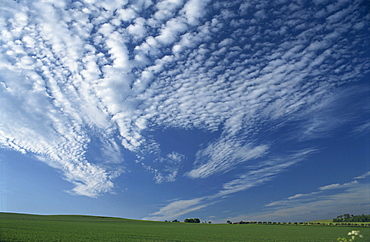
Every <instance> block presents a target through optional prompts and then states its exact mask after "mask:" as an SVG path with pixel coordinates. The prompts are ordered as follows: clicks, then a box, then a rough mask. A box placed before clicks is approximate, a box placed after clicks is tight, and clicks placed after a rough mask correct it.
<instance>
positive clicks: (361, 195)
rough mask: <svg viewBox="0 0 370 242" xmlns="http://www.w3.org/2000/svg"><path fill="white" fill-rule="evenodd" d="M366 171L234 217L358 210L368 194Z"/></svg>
mask: <svg viewBox="0 0 370 242" xmlns="http://www.w3.org/2000/svg"><path fill="white" fill-rule="evenodd" d="M368 173H369V172H367V173H365V174H364V175H362V176H358V177H355V178H354V180H352V181H350V182H347V183H343V184H340V183H335V184H330V185H326V186H323V187H319V188H318V190H317V191H313V192H310V193H304V194H296V195H293V196H290V197H288V198H286V199H283V200H279V201H275V202H271V203H269V204H267V205H266V207H267V209H266V212H265V213H262V214H259V215H255V214H249V215H243V216H240V217H237V218H234V219H239V220H240V219H242V217H244V220H245V218H247V217H248V219H249V220H260V221H262V220H269V221H272V220H275V221H303V222H304V221H309V220H314V219H315V218H318V217H321V218H322V219H328V218H334V217H336V216H337V215H339V214H341V213H343V211H346V212H348V213H353V214H356V213H357V214H359V213H363V212H364V211H368V210H369V206H368V204H369V201H370V197H369V194H368V192H367V191H368V186H369V183H368V181H366V180H364V179H365V178H366V177H367V176H368V175H367V174H368Z"/></svg>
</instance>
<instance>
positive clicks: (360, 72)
mask: <svg viewBox="0 0 370 242" xmlns="http://www.w3.org/2000/svg"><path fill="white" fill-rule="evenodd" d="M361 4H362V3H361V1H353V2H349V1H339V2H336V3H331V4H326V3H320V4H318V5H317V6H316V5H313V6H312V7H311V8H306V6H304V5H303V4H302V3H300V2H298V1H297V2H292V3H283V2H274V3H273V4H271V3H268V2H267V1H250V2H248V3H245V2H243V1H235V2H230V3H226V2H224V1H193V0H191V1H181V0H178V1H176V0H168V1H158V2H151V1H132V2H131V1H124V2H122V1H110V2H102V1H79V2H67V1H53V0H48V1H33V2H32V1H8V2H6V3H4V4H3V5H2V6H1V17H0V18H1V21H0V31H1V39H0V42H1V47H0V52H1V55H2V57H1V59H0V92H1V95H0V101H1V103H2V105H1V107H0V112H1V113H2V119H1V122H0V143H1V144H2V146H3V147H7V148H10V149H14V150H17V151H20V152H23V153H33V154H37V155H38V156H39V157H44V159H43V160H44V161H45V162H47V163H48V164H49V165H51V166H53V167H55V168H57V169H60V170H62V172H63V174H64V177H65V178H66V179H67V180H68V181H71V182H72V183H74V184H75V185H76V188H75V189H74V190H73V191H74V192H75V193H76V194H80V195H87V196H97V195H98V194H101V193H104V192H108V191H111V190H112V189H113V187H114V185H113V182H112V179H113V177H116V176H118V175H119V173H120V172H122V171H123V166H120V167H117V165H114V166H113V165H112V166H107V165H106V164H105V163H104V162H95V163H94V162H91V161H90V160H88V159H87V158H86V153H87V152H88V149H87V147H88V145H89V144H90V143H91V140H92V139H94V138H96V137H98V139H101V140H109V142H106V143H105V142H104V141H102V143H104V144H105V146H103V147H106V148H103V150H106V152H102V154H103V157H102V160H107V159H110V160H114V162H113V163H119V162H120V160H121V161H122V160H123V159H119V158H117V157H119V156H122V153H121V151H120V148H121V147H123V148H124V149H126V150H129V151H131V152H134V153H137V154H140V155H142V153H141V150H144V149H147V148H148V147H149V146H151V145H153V142H152V140H151V139H150V138H149V137H146V136H145V132H144V131H146V130H148V129H152V130H156V129H157V130H158V129H162V128H169V127H175V128H181V129H194V128H197V129H203V130H207V131H209V132H215V131H220V133H221V134H220V137H218V139H217V140H215V141H211V142H209V143H208V146H207V147H206V148H204V149H201V150H199V151H198V152H197V157H196V160H195V163H194V165H193V168H192V169H191V170H190V171H187V172H186V174H187V176H188V177H192V178H206V177H209V176H211V175H213V174H223V173H225V172H226V171H230V170H232V169H235V168H236V167H238V166H239V165H241V164H243V163H244V162H246V161H252V160H253V159H257V158H261V157H264V156H266V155H267V154H268V152H269V150H270V148H271V147H270V144H265V142H263V141H256V140H258V135H259V134H260V132H261V130H262V129H263V127H264V125H266V124H269V125H272V126H279V125H284V124H285V123H286V122H290V121H295V122H301V121H302V115H306V114H307V111H306V110H311V111H312V113H311V114H313V115H312V116H311V117H313V119H311V120H310V121H309V122H308V123H309V125H308V126H309V127H308V126H307V127H308V128H307V129H306V130H305V131H302V136H305V137H312V134H314V136H315V137H316V134H317V133H323V132H326V131H327V130H330V129H331V128H332V123H328V122H326V123H325V125H323V120H324V119H323V118H322V117H324V116H325V115H324V116H321V115H320V114H319V113H320V112H321V111H322V110H326V109H325V107H327V106H328V105H330V103H331V102H333V99H332V96H333V95H334V94H333V93H335V90H337V88H338V87H340V86H342V85H345V84H347V83H350V82H354V81H356V80H358V79H359V77H362V76H364V75H365V74H366V73H368V72H369V64H368V63H369V62H368V61H367V60H368V57H367V56H366V55H365V52H364V51H363V49H365V48H366V47H367V45H366V40H367V37H366V31H365V30H366V28H367V27H366V24H367V22H366V21H367V20H368V18H369V15H368V13H366V12H365V10H363V9H362V8H361ZM208 9H212V11H208ZM267 18H269V19H271V20H272V21H264V20H266V19H267ZM348 59H351V61H349V62H344V61H343V60H348ZM320 105H321V107H322V108H317V107H318V106H320ZM306 124H307V123H306ZM364 127H365V126H364ZM300 130H304V129H300ZM234 135H238V136H239V138H237V139H235V138H231V137H233V136H234ZM232 149H233V152H232V151H231V150H232ZM108 154H111V155H108ZM226 157H231V159H226ZM163 158H166V157H163ZM148 159H150V158H148ZM206 159H209V160H206ZM155 162H157V164H159V163H161V162H158V160H157V161H155V159H153V161H151V162H148V164H145V166H143V167H144V169H145V170H149V171H150V172H153V171H154V172H153V173H154V174H155V176H156V177H157V178H158V179H156V181H159V180H162V181H174V180H175V179H176V177H177V176H178V171H179V165H178V164H180V162H178V163H176V162H175V163H176V164H175V165H174V164H173V163H171V164H172V165H171V167H175V168H169V167H168V165H163V164H164V163H165V162H162V163H161V164H162V165H158V166H157V168H153V167H155V165H153V164H154V163H155ZM103 163H104V164H103ZM279 165H281V164H277V166H279ZM282 166H284V165H282ZM149 168H151V169H149ZM153 169H154V170H153ZM155 169H157V170H155ZM271 169H273V168H271ZM117 170H118V171H119V172H117ZM112 174H114V175H112ZM159 174H161V175H159ZM163 174H167V175H163ZM257 177H260V176H257ZM266 179H267V178H266ZM261 181H262V180H261ZM241 182H242V183H243V181H241ZM90 184H95V185H90ZM241 187H243V186H241ZM226 190H227V189H226ZM230 191H231V190H230Z"/></svg>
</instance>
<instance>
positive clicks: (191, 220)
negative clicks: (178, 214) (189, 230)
mask: <svg viewBox="0 0 370 242" xmlns="http://www.w3.org/2000/svg"><path fill="white" fill-rule="evenodd" d="M184 222H185V223H200V219H199V218H186V219H185V220H184Z"/></svg>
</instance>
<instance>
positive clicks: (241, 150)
mask: <svg viewBox="0 0 370 242" xmlns="http://www.w3.org/2000/svg"><path fill="white" fill-rule="evenodd" d="M267 150H268V146H267V145H260V146H254V147H253V146H252V145H249V144H246V145H242V144H241V142H238V141H236V140H232V139H229V140H219V141H217V142H216V143H211V144H210V145H208V146H207V147H206V148H205V149H203V150H200V151H198V152H197V155H196V160H195V163H194V165H195V168H194V169H193V170H191V171H189V172H187V173H186V176H188V177H191V178H206V177H208V176H211V175H213V174H217V173H224V172H227V171H229V170H230V169H232V168H234V167H235V166H236V165H237V164H239V163H242V162H246V161H248V160H252V159H256V158H258V157H261V156H263V155H265V154H266V152H267Z"/></svg>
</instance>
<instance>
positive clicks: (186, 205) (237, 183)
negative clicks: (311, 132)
mask: <svg viewBox="0 0 370 242" xmlns="http://www.w3.org/2000/svg"><path fill="white" fill-rule="evenodd" d="M313 152H315V150H302V151H298V152H296V153H295V154H292V155H289V156H286V157H283V158H277V159H272V160H268V161H266V162H264V163H263V165H261V166H258V167H250V170H249V171H247V172H246V173H245V174H242V175H240V176H239V178H237V179H234V180H231V181H229V182H226V183H224V184H223V185H222V188H221V189H219V191H218V192H216V193H214V194H212V195H208V196H204V197H199V198H194V199H189V200H179V201H175V202H171V203H169V204H168V205H166V206H164V207H162V208H160V209H159V211H157V212H155V213H153V214H151V217H147V218H144V219H151V220H164V219H172V218H176V217H178V216H181V215H184V214H187V213H189V212H193V211H197V210H199V209H202V208H205V207H207V206H209V205H211V204H214V203H215V202H219V201H220V198H223V197H226V196H227V195H230V194H233V193H237V192H241V191H245V190H247V189H249V188H251V187H255V186H260V185H262V184H264V183H266V182H268V181H271V180H272V179H273V178H274V177H275V176H276V175H278V174H280V173H282V172H284V171H285V170H286V169H287V168H288V167H290V166H292V165H294V164H296V163H298V162H300V161H302V160H304V159H306V158H307V156H309V155H310V154H312V153H313ZM302 195H303V194H302ZM297 197H298V196H297ZM276 204H278V202H276Z"/></svg>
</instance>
